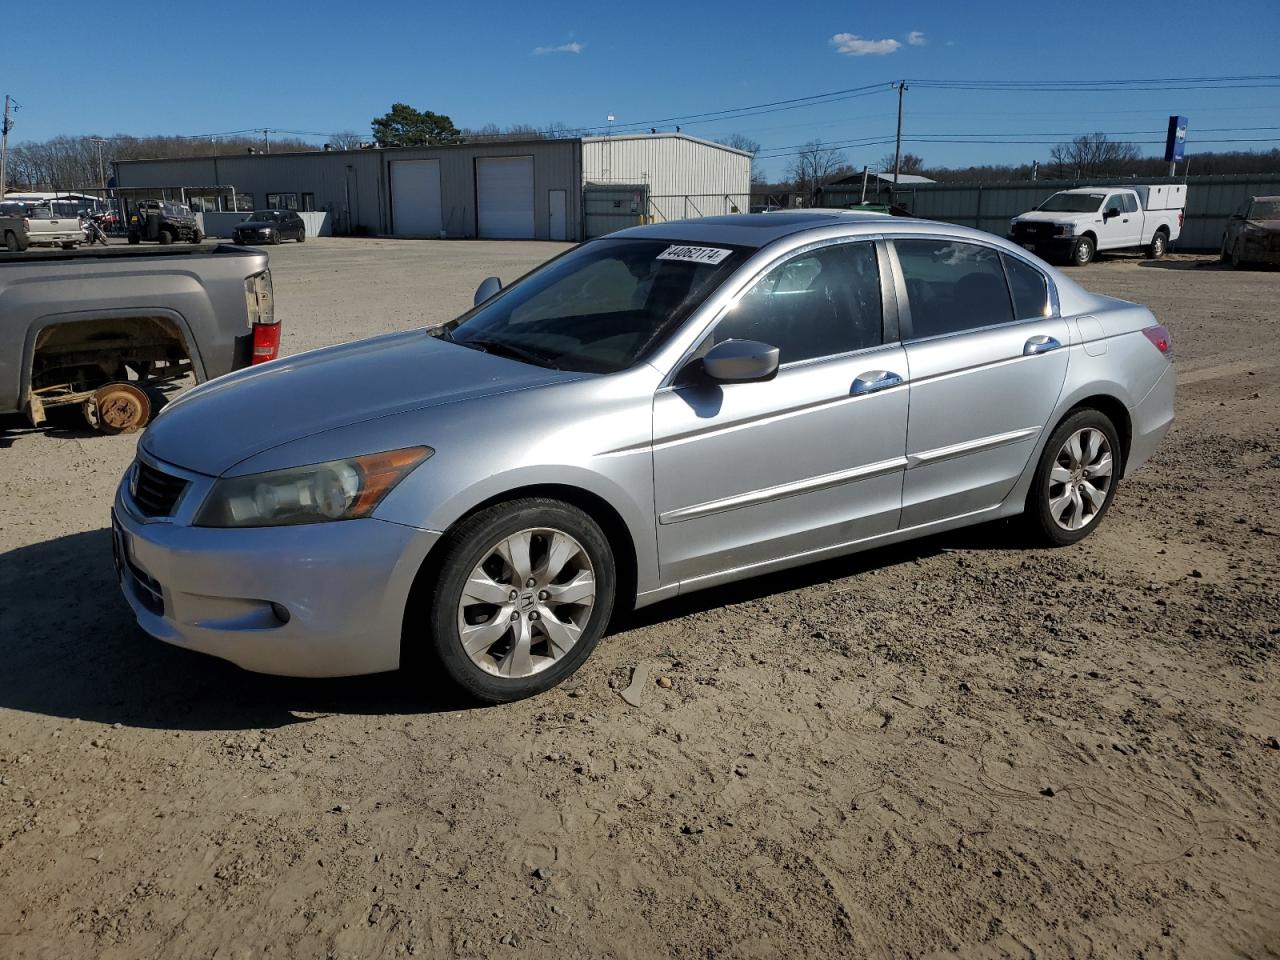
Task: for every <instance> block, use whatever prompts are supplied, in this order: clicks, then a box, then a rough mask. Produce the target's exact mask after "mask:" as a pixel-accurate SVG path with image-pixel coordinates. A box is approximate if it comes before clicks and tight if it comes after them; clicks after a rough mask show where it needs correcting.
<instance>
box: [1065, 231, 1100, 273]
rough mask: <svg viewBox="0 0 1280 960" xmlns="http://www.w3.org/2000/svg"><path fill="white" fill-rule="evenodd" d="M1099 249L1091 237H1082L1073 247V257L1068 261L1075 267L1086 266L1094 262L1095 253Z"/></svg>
mask: <svg viewBox="0 0 1280 960" xmlns="http://www.w3.org/2000/svg"><path fill="white" fill-rule="evenodd" d="M1097 250H1098V248H1097V246H1096V245H1095V244H1094V242H1093V239H1092V238H1091V237H1081V238H1080V239H1079V240H1077V241H1076V242H1075V246H1073V247H1072V248H1071V259H1070V260H1069V261H1068V263H1070V264H1071V266H1073V267H1086V266H1088V265H1089V264H1090V263H1092V262H1093V255H1094V254H1095V253H1097Z"/></svg>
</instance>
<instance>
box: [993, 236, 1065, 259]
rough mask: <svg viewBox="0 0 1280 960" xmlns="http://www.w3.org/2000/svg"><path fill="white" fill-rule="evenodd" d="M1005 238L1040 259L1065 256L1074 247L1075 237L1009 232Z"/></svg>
mask: <svg viewBox="0 0 1280 960" xmlns="http://www.w3.org/2000/svg"><path fill="white" fill-rule="evenodd" d="M1005 236H1006V237H1007V238H1008V239H1009V240H1010V241H1012V242H1013V243H1016V244H1017V245H1018V246H1020V247H1022V248H1024V249H1026V250H1030V251H1031V252H1032V253H1034V254H1036V255H1037V256H1040V257H1055V256H1067V255H1068V254H1070V253H1071V251H1072V249H1073V248H1074V247H1075V245H1076V240H1077V239H1078V238H1077V237H1075V236H1074V235H1073V236H1070V237H1064V236H1060V235H1058V234H1050V233H1049V232H1048V231H1044V232H1034V231H1027V230H1011V231H1010V232H1009V233H1007V234H1005Z"/></svg>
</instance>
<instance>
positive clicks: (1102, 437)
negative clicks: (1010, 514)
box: [1026, 410, 1121, 546]
mask: <svg viewBox="0 0 1280 960" xmlns="http://www.w3.org/2000/svg"><path fill="white" fill-rule="evenodd" d="M1119 451H1120V441H1119V438H1118V437H1117V435H1116V429H1115V426H1114V424H1112V422H1111V420H1110V418H1108V417H1107V416H1106V415H1105V414H1103V413H1101V412H1100V411H1098V410H1080V411H1077V412H1076V413H1073V414H1072V415H1071V416H1069V417H1067V419H1066V420H1064V421H1063V422H1062V423H1061V424H1059V426H1058V428H1057V429H1056V430H1054V432H1053V435H1052V436H1051V437H1049V442H1048V443H1047V444H1045V447H1044V451H1043V452H1042V453H1041V455H1040V463H1039V464H1038V465H1037V467H1036V473H1035V477H1034V478H1033V480H1032V483H1031V490H1030V492H1029V493H1028V496H1027V512H1026V516H1027V520H1028V522H1029V524H1030V526H1031V528H1032V531H1033V532H1034V533H1035V534H1037V535H1038V536H1039V538H1040V539H1042V540H1046V541H1048V542H1049V543H1051V544H1054V545H1057V546H1064V545H1066V544H1069V543H1075V542H1077V541H1079V540H1083V539H1084V538H1085V537H1086V536H1088V535H1089V533H1090V532H1091V531H1092V530H1093V529H1094V528H1095V527H1097V526H1098V524H1099V522H1100V521H1101V520H1102V517H1103V516H1104V515H1105V514H1106V512H1107V510H1108V509H1109V508H1110V506H1111V501H1112V499H1113V498H1114V497H1115V491H1116V481H1117V480H1118V479H1119V477H1120V472H1121V461H1120V453H1119Z"/></svg>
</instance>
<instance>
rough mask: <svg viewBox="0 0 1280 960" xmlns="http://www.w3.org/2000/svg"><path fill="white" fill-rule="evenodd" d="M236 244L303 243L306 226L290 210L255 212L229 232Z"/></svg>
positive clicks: (300, 218)
mask: <svg viewBox="0 0 1280 960" xmlns="http://www.w3.org/2000/svg"><path fill="white" fill-rule="evenodd" d="M231 239H232V240H233V241H234V242H236V243H279V242H280V241H282V240H297V241H298V242H299V243H305V242H306V239H307V225H306V224H305V223H303V222H302V217H300V216H298V215H297V214H296V213H295V212H294V211H292V210H255V211H253V215H252V216H250V217H248V218H246V219H245V220H242V221H241V222H240V223H237V224H236V226H235V229H234V230H232V231H231Z"/></svg>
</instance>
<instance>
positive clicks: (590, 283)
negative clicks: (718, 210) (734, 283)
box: [441, 239, 750, 373]
mask: <svg viewBox="0 0 1280 960" xmlns="http://www.w3.org/2000/svg"><path fill="white" fill-rule="evenodd" d="M749 252H750V251H749V250H747V249H744V248H741V247H731V246H727V245H723V244H715V245H711V244H708V245H701V244H699V245H691V244H682V243H674V242H672V241H670V240H648V239H634V240H632V239H617V240H609V239H604V240H594V241H591V242H590V243H586V244H583V245H582V246H581V247H578V248H577V249H575V250H573V251H571V252H570V253H568V254H566V255H565V256H563V257H560V258H558V259H556V260H553V261H552V262H550V263H548V264H546V265H545V266H543V267H542V268H540V269H538V270H536V271H534V272H533V273H531V274H529V275H528V276H527V277H525V278H524V279H522V280H520V281H519V282H518V283H516V284H514V285H512V286H511V287H510V288H509V289H507V290H504V291H503V292H502V293H501V294H500V295H499V296H498V297H496V298H495V299H494V300H492V301H490V302H488V303H484V304H481V305H480V306H479V307H477V308H475V309H474V310H472V311H471V312H470V313H467V314H464V315H463V316H462V317H460V318H459V319H458V320H456V321H454V322H453V323H452V324H450V325H447V326H446V327H445V328H442V331H441V335H442V336H445V337H447V338H449V339H451V340H453V341H454V342H455V343H460V344H463V345H465V346H471V347H473V348H475V349H478V350H486V351H489V352H491V353H500V354H504V355H507V356H514V357H517V358H518V359H521V360H526V361H528V362H531V363H539V364H542V365H543V366H548V367H555V368H558V369H563V370H578V371H586V372H592V373H615V372H617V371H619V370H625V369H626V368H628V367H630V366H632V365H633V364H635V363H636V362H637V361H639V360H641V359H643V358H644V357H645V356H646V355H647V354H648V353H650V352H651V351H652V350H653V349H655V348H656V347H657V346H659V345H660V344H661V343H662V342H663V341H664V340H665V339H666V338H667V337H668V336H669V335H670V334H671V333H672V332H673V331H674V330H675V329H676V327H678V326H679V324H680V323H681V322H683V321H684V320H685V318H687V317H688V316H689V314H690V313H692V312H693V310H694V309H696V308H697V307H698V305H699V304H701V303H702V302H703V301H704V300H706V298H707V297H708V296H710V295H711V293H712V291H714V290H715V289H716V288H717V287H718V286H719V285H720V284H721V283H723V282H724V280H725V278H726V277H728V276H729V274H731V273H732V272H733V271H734V270H735V269H736V268H737V267H738V265H739V264H740V263H742V261H743V260H744V259H745V258H746V257H747V255H748V253H749Z"/></svg>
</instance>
